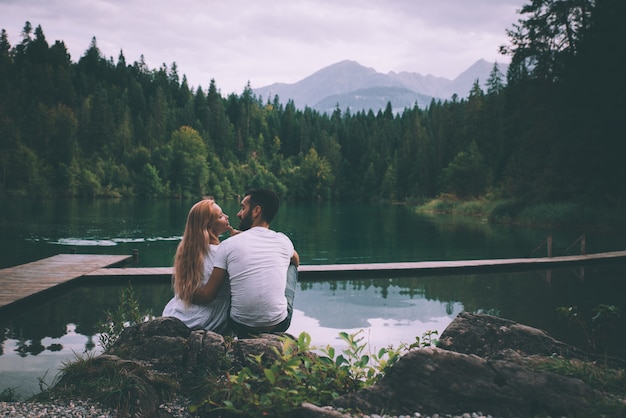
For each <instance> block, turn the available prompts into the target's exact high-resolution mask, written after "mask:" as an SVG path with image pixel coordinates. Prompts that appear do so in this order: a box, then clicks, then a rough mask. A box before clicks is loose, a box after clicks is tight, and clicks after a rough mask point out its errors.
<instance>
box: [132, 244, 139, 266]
mask: <svg viewBox="0 0 626 418" xmlns="http://www.w3.org/2000/svg"><path fill="white" fill-rule="evenodd" d="M138 261H139V250H138V249H136V248H134V249H133V263H135V264H137V262H138Z"/></svg>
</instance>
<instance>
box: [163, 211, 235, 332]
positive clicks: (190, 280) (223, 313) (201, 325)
mask: <svg viewBox="0 0 626 418" xmlns="http://www.w3.org/2000/svg"><path fill="white" fill-rule="evenodd" d="M226 231H230V232H231V233H233V231H234V230H233V228H232V227H231V226H230V224H229V222H228V216H227V215H226V214H224V212H222V209H221V208H220V207H219V205H218V204H217V203H215V201H214V200H213V199H204V200H201V201H200V202H198V203H196V204H195V205H193V207H192V208H191V210H190V211H189V214H188V215H187V223H186V224H185V232H184V233H183V238H182V240H181V241H180V243H179V244H178V248H177V249H176V256H175V257H174V272H173V275H172V283H173V288H174V297H173V298H172V299H171V300H170V301H169V302H168V303H167V305H166V306H165V308H164V309H163V316H173V317H176V318H178V319H180V320H181V321H183V322H184V323H185V325H187V326H188V327H189V328H192V329H205V330H208V331H214V332H218V333H221V334H225V333H228V311H229V309H230V284H229V283H228V281H226V282H224V284H223V285H222V286H221V288H220V290H219V293H218V295H217V298H216V299H215V300H214V301H213V302H211V303H207V304H203V305H197V304H193V303H192V299H193V295H194V292H195V291H196V290H197V289H198V288H200V287H202V286H203V285H204V284H206V283H207V282H208V280H209V276H210V275H211V271H212V270H213V256H214V254H215V251H216V250H217V245H218V244H219V243H220V239H219V236H220V235H221V234H223V233H224V232H226Z"/></svg>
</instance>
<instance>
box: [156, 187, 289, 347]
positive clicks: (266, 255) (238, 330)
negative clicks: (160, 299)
mask: <svg viewBox="0 0 626 418" xmlns="http://www.w3.org/2000/svg"><path fill="white" fill-rule="evenodd" d="M278 206H279V198H278V196H277V195H276V193H274V192H272V191H271V190H267V189H252V190H249V191H247V192H246V193H245V196H244V198H243V200H242V201H241V209H240V210H239V212H238V213H237V217H238V218H239V219H240V220H241V223H240V226H239V231H236V230H234V229H233V228H232V227H231V226H230V224H229V222H228V216H227V215H226V214H224V212H222V209H221V208H220V207H219V206H218V205H217V203H215V202H214V201H213V200H211V199H206V200H202V201H200V202H198V203H196V204H195V205H194V206H193V207H192V208H191V210H190V211H189V215H188V217H187V223H186V225H185V232H184V234H183V238H182V240H181V242H180V244H179V245H178V248H177V250H176V256H175V258H174V274H173V286H174V293H175V296H174V297H173V298H172V299H171V300H170V301H169V302H168V303H167V305H166V306H165V309H164V310H163V316H173V317H176V318H178V319H180V320H182V321H183V322H184V323H185V324H186V325H187V326H188V327H189V328H193V329H206V330H209V331H214V332H218V333H220V334H230V333H231V332H234V334H235V335H236V336H237V337H239V338H248V337H251V336H254V335H257V334H260V333H263V332H284V331H286V330H287V329H288V328H289V325H290V323H291V316H292V313H293V299H294V293H295V288H296V283H297V279H298V270H297V267H298V264H299V263H300V258H299V256H298V253H297V252H296V250H295V249H294V246H293V243H292V242H291V240H290V239H289V238H288V237H287V236H286V235H284V234H282V233H280V232H275V231H272V230H271V229H270V222H272V220H273V219H274V216H275V215H276V212H278ZM226 231H230V232H231V237H230V238H228V239H226V240H225V241H223V242H222V243H220V240H219V236H220V235H221V234H223V233H224V232H226ZM218 244H219V245H218Z"/></svg>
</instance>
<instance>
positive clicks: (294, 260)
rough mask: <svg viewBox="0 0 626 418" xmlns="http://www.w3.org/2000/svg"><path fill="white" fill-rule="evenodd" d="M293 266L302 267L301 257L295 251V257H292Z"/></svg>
mask: <svg viewBox="0 0 626 418" xmlns="http://www.w3.org/2000/svg"><path fill="white" fill-rule="evenodd" d="M291 264H293V265H294V266H296V267H298V266H299V265H300V256H299V255H298V252H297V251H296V250H293V255H292V256H291Z"/></svg>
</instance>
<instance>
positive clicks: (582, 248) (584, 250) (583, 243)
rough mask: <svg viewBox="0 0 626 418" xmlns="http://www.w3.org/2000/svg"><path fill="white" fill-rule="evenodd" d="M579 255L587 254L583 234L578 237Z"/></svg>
mask: <svg viewBox="0 0 626 418" xmlns="http://www.w3.org/2000/svg"><path fill="white" fill-rule="evenodd" d="M580 255H587V240H586V238H585V234H582V235H581V237H580Z"/></svg>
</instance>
